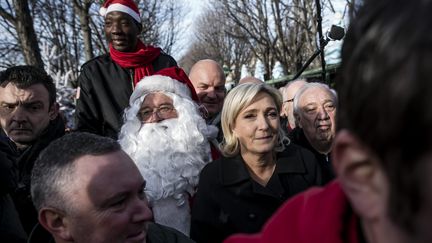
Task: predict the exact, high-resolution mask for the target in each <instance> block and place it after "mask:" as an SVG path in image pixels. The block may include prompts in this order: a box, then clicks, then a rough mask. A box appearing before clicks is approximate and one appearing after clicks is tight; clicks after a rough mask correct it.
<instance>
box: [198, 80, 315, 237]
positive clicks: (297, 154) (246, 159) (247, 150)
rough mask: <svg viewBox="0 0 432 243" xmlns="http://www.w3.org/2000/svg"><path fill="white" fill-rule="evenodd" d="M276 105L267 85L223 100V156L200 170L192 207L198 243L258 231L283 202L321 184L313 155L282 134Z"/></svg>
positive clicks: (240, 90) (248, 88) (276, 95)
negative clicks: (290, 141)
mask: <svg viewBox="0 0 432 243" xmlns="http://www.w3.org/2000/svg"><path fill="white" fill-rule="evenodd" d="M281 103H282V99H281V95H280V93H279V92H278V91H277V90H276V89H274V88H272V87H270V86H268V85H266V84H253V83H246V84H242V85H239V86H237V87H236V88H234V89H233V90H231V92H230V93H229V94H228V95H227V97H226V98H225V101H224V105H223V108H222V130H223V133H224V142H223V144H222V146H221V149H222V152H223V154H224V157H222V158H221V159H219V160H216V161H214V162H211V163H210V164H207V165H206V166H205V167H204V169H203V171H202V172H201V176H200V182H199V185H198V192H197V194H196V198H195V201H194V204H193V208H192V226H191V238H192V239H194V240H195V241H197V242H198V243H200V242H202V243H204V242H205V243H208V242H222V241H223V240H224V239H225V238H226V237H227V236H229V235H231V234H233V233H240V232H242V233H253V232H258V231H259V230H260V229H261V227H262V226H263V224H264V223H265V221H266V219H267V218H269V217H270V216H271V215H272V213H273V212H274V211H275V210H276V209H277V208H278V207H279V206H280V205H281V204H282V203H283V202H284V201H285V200H286V199H287V198H289V197H291V196H293V195H294V194H296V193H298V192H301V191H303V190H305V189H307V188H309V187H311V186H314V185H321V174H320V170H319V166H318V163H317V161H316V160H315V158H314V156H313V154H312V153H311V152H309V151H308V150H305V149H303V148H301V147H298V146H296V145H293V144H290V143H289V140H288V139H287V138H286V137H285V135H284V133H283V131H282V129H281V126H280V121H279V113H280V110H279V109H280V107H281Z"/></svg>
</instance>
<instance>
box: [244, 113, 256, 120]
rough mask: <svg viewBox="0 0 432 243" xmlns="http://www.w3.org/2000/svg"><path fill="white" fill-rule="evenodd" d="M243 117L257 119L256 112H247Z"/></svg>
mask: <svg viewBox="0 0 432 243" xmlns="http://www.w3.org/2000/svg"><path fill="white" fill-rule="evenodd" d="M243 117H244V118H245V119H248V120H251V119H255V117H256V115H255V114H246V115H244V116H243Z"/></svg>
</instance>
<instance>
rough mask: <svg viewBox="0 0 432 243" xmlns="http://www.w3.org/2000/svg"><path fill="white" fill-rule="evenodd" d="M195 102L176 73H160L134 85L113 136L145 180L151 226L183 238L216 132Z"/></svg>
mask: <svg viewBox="0 0 432 243" xmlns="http://www.w3.org/2000/svg"><path fill="white" fill-rule="evenodd" d="M195 101H197V96H196V94H195V91H194V89H193V86H192V84H191V83H190V81H189V78H188V77H187V75H186V74H185V73H184V71H183V70H182V69H180V68H178V67H172V68H166V69H162V70H161V71H159V72H157V73H156V74H155V75H152V76H149V77H145V78H144V79H142V80H141V81H140V82H139V84H138V85H137V87H136V89H135V91H134V92H133V93H132V96H131V98H130V106H129V107H128V108H127V109H126V111H125V123H124V125H123V126H122V128H121V131H120V135H119V142H120V144H121V145H122V147H123V149H124V150H125V151H126V153H127V154H129V156H131V157H132V159H133V160H134V161H135V163H136V164H137V166H138V169H139V170H140V172H141V174H142V175H143V177H144V178H146V180H147V187H146V194H147V196H148V198H149V201H150V205H151V207H152V209H153V214H154V219H155V222H156V223H159V224H163V225H167V226H170V227H173V228H175V229H177V230H179V231H181V232H183V233H185V234H187V235H188V234H189V230H190V206H189V199H190V197H191V196H193V195H194V194H195V190H196V186H197V185H198V179H199V173H200V172H201V169H202V168H203V167H204V165H205V164H207V163H208V162H210V161H211V153H210V145H209V142H208V138H209V137H212V136H213V137H216V135H217V128H216V127H214V126H211V125H207V124H206V122H205V120H204V118H202V117H201V114H200V113H199V110H198V105H197V104H196V103H195Z"/></svg>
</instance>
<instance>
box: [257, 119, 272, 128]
mask: <svg viewBox="0 0 432 243" xmlns="http://www.w3.org/2000/svg"><path fill="white" fill-rule="evenodd" d="M257 125H258V129H259V130H267V129H268V128H269V127H270V126H269V121H268V120H267V118H266V117H265V116H264V115H259V116H258V117H257Z"/></svg>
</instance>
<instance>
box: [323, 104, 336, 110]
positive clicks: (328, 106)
mask: <svg viewBox="0 0 432 243" xmlns="http://www.w3.org/2000/svg"><path fill="white" fill-rule="evenodd" d="M324 108H325V109H326V110H327V111H333V110H334V109H335V108H336V107H335V105H334V104H327V105H325V106H324Z"/></svg>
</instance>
